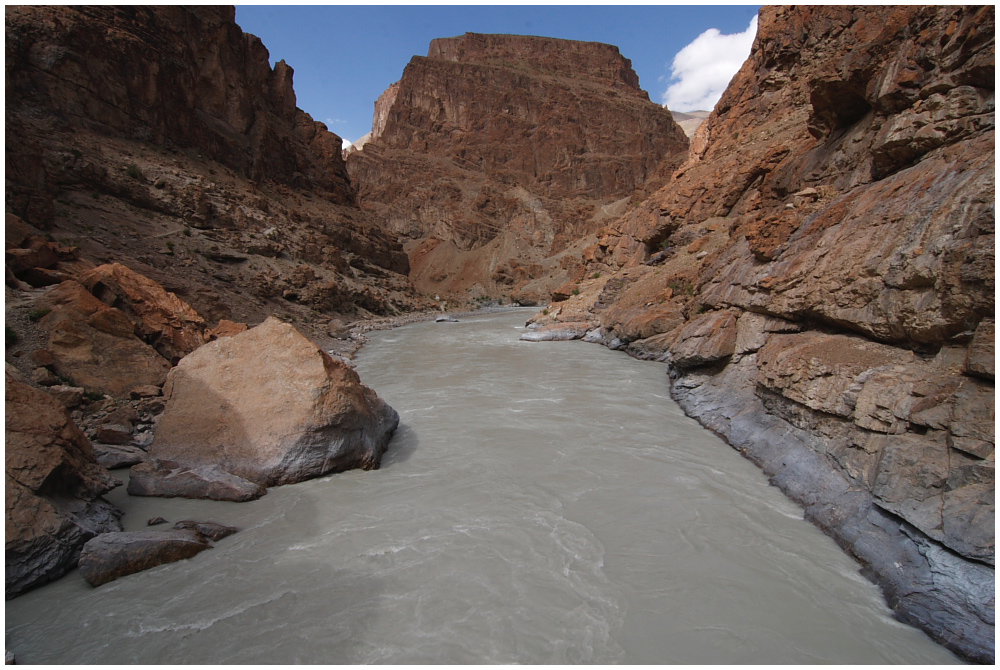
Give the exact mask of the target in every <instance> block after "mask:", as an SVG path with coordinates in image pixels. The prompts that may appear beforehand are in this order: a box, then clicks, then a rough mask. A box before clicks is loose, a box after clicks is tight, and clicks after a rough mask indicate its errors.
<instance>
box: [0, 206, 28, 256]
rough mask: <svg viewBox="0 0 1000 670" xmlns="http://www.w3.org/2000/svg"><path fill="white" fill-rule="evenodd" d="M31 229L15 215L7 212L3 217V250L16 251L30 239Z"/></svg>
mask: <svg viewBox="0 0 1000 670" xmlns="http://www.w3.org/2000/svg"><path fill="white" fill-rule="evenodd" d="M31 234H32V230H31V227H30V226H29V225H28V224H26V223H25V222H24V221H22V220H21V217H19V216H17V215H16V214H11V213H10V212H7V214H6V215H5V217H4V245H5V246H4V249H16V248H17V247H19V246H21V245H22V244H23V243H24V241H25V240H27V239H28V238H29V237H31Z"/></svg>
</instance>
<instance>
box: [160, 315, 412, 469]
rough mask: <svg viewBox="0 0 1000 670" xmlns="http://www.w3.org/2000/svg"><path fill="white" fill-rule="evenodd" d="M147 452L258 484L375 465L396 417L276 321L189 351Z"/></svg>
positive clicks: (174, 375) (173, 376)
mask: <svg viewBox="0 0 1000 670" xmlns="http://www.w3.org/2000/svg"><path fill="white" fill-rule="evenodd" d="M164 395H165V396H166V398H167V406H166V409H165V410H164V412H163V415H162V416H161V417H160V420H159V423H158V424H157V428H156V434H155V437H154V439H153V444H152V446H151V447H150V453H151V454H152V455H153V456H154V457H156V458H159V459H169V460H171V461H177V462H178V463H181V464H182V465H184V466H187V467H191V468H196V467H202V466H207V465H219V466H221V467H222V468H223V469H224V470H226V471H227V472H230V473H232V474H234V475H237V476H239V477H243V478H244V479H248V480H250V481H253V482H256V483H258V484H260V485H262V486H275V485H279V484H290V483H294V482H297V481H302V480H304V479H308V478H311V477H318V476H320V475H323V474H326V473H328V472H338V471H341V470H346V469H349V468H356V467H361V468H364V469H371V468H377V467H378V465H379V460H380V459H381V456H382V453H383V452H384V451H385V448H386V445H387V444H388V442H389V438H390V436H391V435H392V432H393V431H394V430H395V429H396V425H397V423H398V421H399V416H398V415H397V414H396V412H395V410H393V409H392V408H391V407H389V406H388V405H387V404H385V402H383V401H382V400H381V399H380V398H379V397H378V396H377V395H376V394H375V392H374V391H372V390H371V389H369V388H368V387H366V386H363V385H362V384H361V382H360V380H359V379H358V375H357V373H356V372H354V371H353V370H352V369H351V368H349V367H348V366H346V365H344V364H343V363H341V362H339V361H336V360H334V359H333V358H331V357H330V356H329V355H328V354H327V353H325V352H324V351H322V350H320V349H318V348H317V347H316V346H315V345H314V344H312V343H311V342H309V341H308V340H307V339H306V338H304V337H303V336H302V335H300V334H299V333H298V331H296V330H295V328H294V327H292V326H291V325H289V324H286V323H282V322H281V321H280V320H278V319H276V318H273V317H271V318H268V319H267V320H266V321H265V322H264V323H263V324H261V325H259V326H257V327H256V328H252V329H250V330H248V331H247V332H245V333H242V334H240V335H236V336H234V337H227V338H223V339H221V340H216V341H215V342H211V343H209V344H207V345H205V346H203V347H202V348H201V349H198V350H197V351H195V352H193V353H191V354H189V355H187V356H185V357H184V358H183V359H182V360H181V362H180V363H179V364H178V365H177V367H176V368H174V369H173V370H171V372H170V375H169V376H168V378H167V384H166V386H165V387H164Z"/></svg>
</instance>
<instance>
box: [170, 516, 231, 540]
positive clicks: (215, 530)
mask: <svg viewBox="0 0 1000 670" xmlns="http://www.w3.org/2000/svg"><path fill="white" fill-rule="evenodd" d="M174 528H175V529H178V530H188V529H190V530H196V531H198V532H199V533H201V534H202V535H204V536H205V537H207V538H208V539H210V540H211V541H212V542H218V541H219V540H221V539H223V538H225V537H229V536H230V535H232V534H234V533H238V532H239V530H240V529H239V528H234V527H233V526H223V525H222V524H219V523H215V522H213V521H191V520H190V519H185V520H184V521H178V522H177V523H175V524H174Z"/></svg>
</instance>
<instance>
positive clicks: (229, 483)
mask: <svg viewBox="0 0 1000 670" xmlns="http://www.w3.org/2000/svg"><path fill="white" fill-rule="evenodd" d="M127 491H128V493H129V495H133V496H154V497H160V498H199V499H200V498H207V499H209V500H228V501H230V502H246V501H248V500H256V499H257V498H259V497H261V496H262V495H264V494H265V493H266V492H267V491H266V490H265V489H264V487H263V486H261V485H259V484H256V483H254V482H251V481H247V480H246V479H243V478H242V477H237V476H236V475H234V474H231V473H229V472H226V471H225V470H223V469H222V468H221V467H219V466H218V465H198V466H190V467H187V466H182V465H180V464H179V463H176V462H173V461H162V460H155V461H148V462H144V463H139V464H138V465H135V466H133V467H132V469H131V470H129V482H128V489H127Z"/></svg>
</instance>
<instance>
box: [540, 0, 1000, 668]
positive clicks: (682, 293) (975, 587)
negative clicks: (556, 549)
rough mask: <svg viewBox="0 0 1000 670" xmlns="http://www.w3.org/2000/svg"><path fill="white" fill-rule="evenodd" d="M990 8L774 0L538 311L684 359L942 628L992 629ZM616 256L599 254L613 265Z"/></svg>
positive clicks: (732, 437) (697, 396)
mask: <svg viewBox="0 0 1000 670" xmlns="http://www.w3.org/2000/svg"><path fill="white" fill-rule="evenodd" d="M994 33H995V27H994V10H993V9H992V8H958V7H946V8H945V7H941V8H938V7H931V8H927V7H891V8H888V7H880V8H860V9H849V8H837V7H822V8H819V7H803V8H770V7H765V8H764V9H762V10H761V16H760V22H759V28H758V34H757V38H756V41H755V43H754V47H753V51H752V53H751V55H750V57H749V59H748V60H747V62H746V63H745V64H744V66H743V68H742V69H741V70H740V72H739V73H738V74H737V75H736V77H735V78H734V79H733V81H732V82H731V84H730V86H729V88H728V89H727V91H726V93H725V94H724V95H723V97H722V99H721V100H720V102H719V104H718V105H717V106H716V108H715V110H714V111H713V112H712V114H711V116H710V117H709V118H708V120H707V121H706V122H705V124H704V125H702V126H701V127H700V128H699V129H698V131H697V132H696V134H695V136H694V138H693V139H692V144H691V154H690V156H689V158H688V160H687V162H686V163H685V164H684V165H683V166H681V167H680V168H679V169H678V170H677V172H676V173H675V174H674V176H673V179H672V181H671V182H670V183H669V184H668V185H667V186H666V187H664V188H662V189H661V190H659V191H658V192H656V193H655V194H653V196H652V197H650V198H649V199H648V200H646V201H645V202H643V203H642V204H640V205H639V206H638V207H637V208H635V209H634V210H632V211H630V212H628V213H627V214H626V215H625V216H623V217H621V218H619V219H618V220H616V221H614V222H613V223H612V224H611V225H609V226H607V227H606V228H604V229H603V230H602V231H601V232H600V233H599V243H598V245H596V246H594V247H590V248H588V249H587V250H586V252H585V254H584V260H586V261H587V263H588V266H587V270H586V275H587V276H588V277H589V276H592V275H596V274H597V273H601V274H602V275H604V276H603V278H601V279H594V280H587V281H585V282H582V283H581V286H580V287H579V290H580V295H579V296H576V297H571V298H570V299H569V300H567V301H565V302H563V303H560V304H559V305H558V306H554V307H551V311H552V312H553V314H549V315H548V316H543V315H539V317H537V318H536V320H537V321H538V322H539V323H546V322H548V321H551V320H553V319H557V320H562V321H573V322H578V321H589V322H590V323H591V324H592V325H593V326H595V327H597V326H600V328H601V329H600V330H599V331H598V332H596V333H594V335H593V336H592V338H591V339H598V340H602V341H604V342H606V343H609V344H612V345H613V346H615V347H616V348H618V347H625V348H627V350H628V351H629V352H631V353H633V354H634V355H637V356H642V357H646V358H655V359H658V360H663V361H666V362H668V363H669V364H670V366H671V371H672V375H673V376H674V377H675V378H676V381H675V382H674V391H673V392H674V395H675V397H676V398H677V400H678V401H679V402H680V403H681V405H682V406H683V407H684V408H685V410H686V411H687V412H688V413H689V414H691V415H693V416H695V417H697V418H699V419H700V420H701V421H702V423H704V424H705V425H706V426H708V427H710V428H712V429H713V430H715V431H717V432H719V433H720V434H722V435H724V436H725V437H726V438H727V439H728V440H729V441H730V442H731V443H732V444H733V445H734V446H735V447H737V448H738V449H740V450H741V451H742V452H743V453H745V454H746V455H747V456H748V457H749V458H751V459H753V460H755V461H756V462H758V463H759V464H760V465H761V466H762V467H763V468H764V470H765V472H767V473H768V474H769V475H770V476H771V477H772V481H774V482H775V483H776V484H777V485H778V486H781V487H782V488H783V489H784V490H785V491H786V492H788V493H789V495H791V496H792V497H793V498H794V499H796V500H798V501H800V502H801V503H802V504H803V505H804V506H805V508H806V513H807V516H808V517H809V518H811V519H812V520H813V521H814V522H815V523H817V524H818V525H820V526H821V527H823V528H824V529H826V530H827V531H828V532H830V533H831V534H832V535H833V536H834V537H835V538H836V539H837V540H838V542H840V543H841V544H842V545H843V546H844V547H845V548H846V549H847V551H849V552H850V553H852V554H853V555H855V556H856V557H858V558H859V560H860V561H861V562H862V563H864V564H865V565H866V570H868V571H869V573H870V574H871V575H872V576H873V578H874V579H876V580H877V581H878V582H879V583H880V584H881V585H882V586H883V588H884V590H885V592H886V595H887V597H888V600H889V602H890V604H891V605H892V606H893V607H894V608H895V610H896V612H897V614H898V615H899V616H900V618H902V619H903V620H905V621H908V622H911V623H914V624H916V625H918V626H920V627H922V628H924V629H925V630H927V631H928V632H929V633H930V634H931V635H933V636H935V637H936V638H937V639H939V640H941V641H942V642H943V643H944V644H946V645H947V646H949V647H950V648H952V649H953V650H955V651H957V652H959V653H961V654H963V655H965V656H966V657H968V658H971V659H976V660H981V661H983V660H985V661H991V660H992V658H993V635H994V618H993V607H994V569H993V566H994V560H995V554H994V495H995V494H994V463H995V461H994V441H995V438H994V419H995V413H994V402H995V396H994V367H993V356H994V344H993V339H994V313H995V305H994V295H995V283H994V267H995V265H994V264H995V259H994V221H995V212H994V203H995V186H994V176H995V164H994V142H995V134H994V91H993V86H994ZM608 273H612V276H610V277H608V276H607V274H608Z"/></svg>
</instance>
